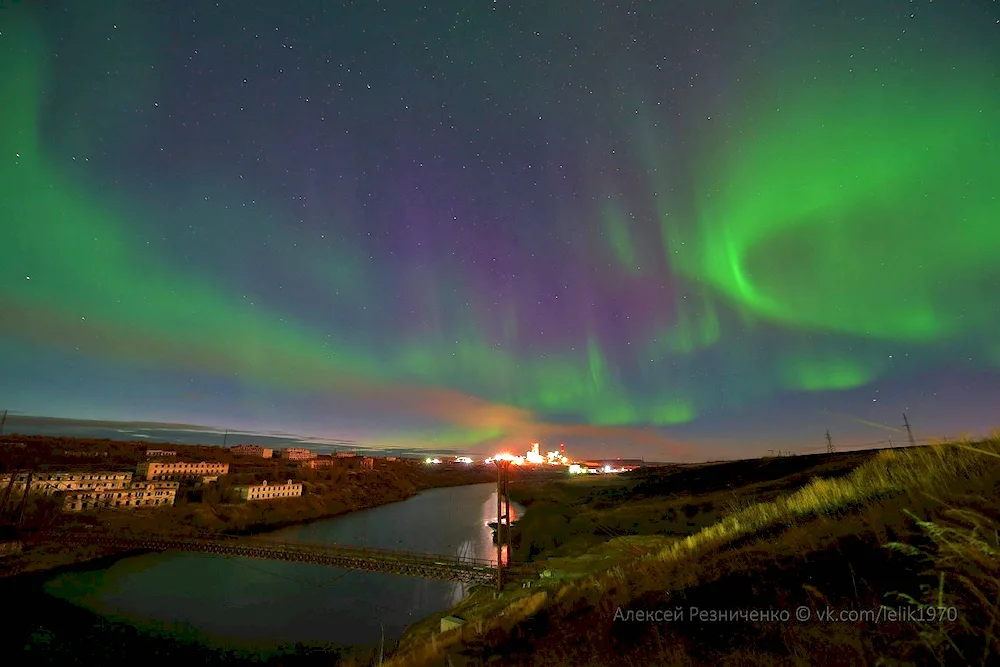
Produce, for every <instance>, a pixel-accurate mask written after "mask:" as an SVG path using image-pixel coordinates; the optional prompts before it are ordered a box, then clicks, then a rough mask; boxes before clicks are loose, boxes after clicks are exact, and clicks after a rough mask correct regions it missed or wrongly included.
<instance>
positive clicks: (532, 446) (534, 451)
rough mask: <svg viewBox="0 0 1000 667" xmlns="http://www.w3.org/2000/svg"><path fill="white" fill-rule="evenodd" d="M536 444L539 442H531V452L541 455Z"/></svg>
mask: <svg viewBox="0 0 1000 667" xmlns="http://www.w3.org/2000/svg"><path fill="white" fill-rule="evenodd" d="M538 446H539V443H537V442H533V443H531V453H532V454H534V455H535V456H541V454H539V453H538Z"/></svg>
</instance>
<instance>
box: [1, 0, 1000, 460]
mask: <svg viewBox="0 0 1000 667" xmlns="http://www.w3.org/2000/svg"><path fill="white" fill-rule="evenodd" d="M0 116H2V119H3V122H2V123H0V244H2V245H0V248H2V249H3V254H2V261H0V399H2V401H3V405H2V406H0V407H7V408H9V409H11V411H12V413H15V414H22V415H47V416H53V417H69V418H75V419H99V420H120V421H130V420H131V421H140V420H141V421H147V422H151V421H155V422H167V423H180V424H202V425H208V426H211V427H215V428H223V427H225V428H235V429H242V430H244V431H247V432H261V433H294V434H300V435H303V436H308V437H313V438H331V439H334V440H340V439H342V440H349V441H352V442H359V443H363V444H365V445H366V446H372V447H379V446H387V447H388V446H394V447H415V448H417V449H421V448H426V449H427V450H428V451H433V450H435V449H448V450H459V451H470V452H492V451H496V450H497V449H501V448H506V447H512V448H514V449H517V450H524V449H526V448H527V444H528V443H530V442H532V441H535V440H540V441H542V442H543V443H545V445H546V446H548V445H553V446H554V445H556V444H558V443H559V442H565V443H566V445H567V449H568V450H570V451H571V452H576V453H579V454H581V455H590V456H596V455H602V456H613V455H618V456H644V457H646V458H647V459H661V460H662V459H681V460H704V459H706V458H715V457H734V456H755V455H759V454H761V453H762V452H764V451H765V450H767V449H769V448H775V447H779V446H781V447H785V448H793V449H796V448H797V449H798V450H801V451H807V450H809V449H810V448H817V447H818V448H822V447H824V446H825V444H826V442H825V439H824V433H825V431H826V429H830V430H831V431H832V433H833V436H834V439H835V441H836V444H839V445H840V446H842V447H845V448H846V447H848V446H860V445H863V444H867V443H870V442H875V441H879V440H884V439H886V438H890V437H891V438H896V439H897V440H898V439H900V436H899V434H900V429H901V424H902V418H903V417H902V413H903V412H904V411H905V412H906V413H907V415H908V417H909V420H910V422H911V424H912V425H913V427H914V431H915V433H916V435H917V437H918V438H931V437H940V436H954V435H958V434H960V433H962V432H971V433H982V432H985V431H988V430H989V429H990V428H991V427H994V426H997V425H1000V334H998V333H997V332H998V330H1000V261H998V256H1000V3H997V2H991V1H988V0H980V1H978V2H973V1H971V0H970V1H964V0H953V1H951V2H940V1H939V2H931V1H924V0H920V1H917V0H913V1H900V0H885V1H884V2H871V1H870V0H861V1H829V0H824V1H811V0H810V1H806V0H773V1H766V2H765V1H760V2H731V3H725V2H701V1H696V0H659V1H641V0H632V1H631V2H628V1H625V0H622V1H620V2H613V1H610V0H607V1H602V0H594V1H587V2H583V1H581V2H575V1H573V2H571V1H569V0H565V1H563V0H560V1H553V2H544V3H540V2H531V1H527V0H525V1H523V2H515V1H507V0H475V1H470V0H438V1H437V2H433V3H422V2H389V1H382V2H379V1H377V0H363V1H362V0H359V1H356V2H346V1H344V2H334V1H323V2H320V1H319V0H296V1H293V0H289V1H287V2H281V3H278V2H259V3H247V2H238V1H235V0H220V1H219V2H214V3H208V2H183V3H182V2H173V1H166V0H142V1H140V0H107V1H104V2H100V3H92V2H60V1H52V2H31V1H29V0H23V1H22V2H15V1H14V0H4V1H3V2H2V3H0Z"/></svg>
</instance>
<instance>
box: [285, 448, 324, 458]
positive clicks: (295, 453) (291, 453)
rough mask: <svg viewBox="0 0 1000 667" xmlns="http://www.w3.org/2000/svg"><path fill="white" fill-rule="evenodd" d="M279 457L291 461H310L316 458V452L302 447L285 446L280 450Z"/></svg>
mask: <svg viewBox="0 0 1000 667" xmlns="http://www.w3.org/2000/svg"><path fill="white" fill-rule="evenodd" d="M278 458H280V459H287V460H289V461H309V460H311V459H314V458H316V452H314V451H312V450H309V449H303V448H301V447H285V448H283V449H279V450H278Z"/></svg>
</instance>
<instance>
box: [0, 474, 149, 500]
mask: <svg viewBox="0 0 1000 667" xmlns="http://www.w3.org/2000/svg"><path fill="white" fill-rule="evenodd" d="M27 481H28V473H26V472H21V473H17V474H16V475H15V476H14V486H13V489H12V491H21V492H23V491H24V486H25V484H26V483H27ZM131 482H132V473H130V472H114V471H107V470H102V471H95V472H80V471H66V472H49V471H46V472H36V473H33V474H32V476H31V491H32V492H33V493H43V494H45V495H52V494H54V493H58V492H60V491H77V490H88V489H97V488H102V489H124V488H127V487H128V485H129V484H131ZM10 483H11V477H10V474H9V473H8V474H6V475H0V489H4V490H6V488H7V485H8V484H10Z"/></svg>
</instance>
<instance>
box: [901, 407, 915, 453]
mask: <svg viewBox="0 0 1000 667" xmlns="http://www.w3.org/2000/svg"><path fill="white" fill-rule="evenodd" d="M903 426H905V427H906V435H907V437H908V438H909V439H910V446H913V445H915V444H917V443H916V442H914V440H913V431H911V430H910V420H909V419H907V418H906V413H905V412H904V413H903Z"/></svg>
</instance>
